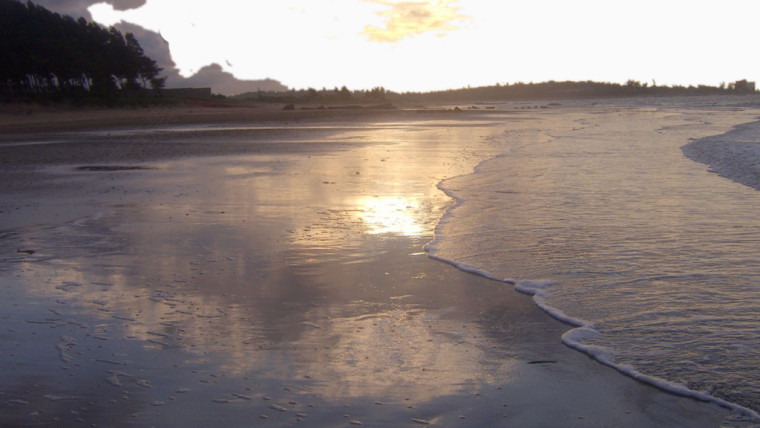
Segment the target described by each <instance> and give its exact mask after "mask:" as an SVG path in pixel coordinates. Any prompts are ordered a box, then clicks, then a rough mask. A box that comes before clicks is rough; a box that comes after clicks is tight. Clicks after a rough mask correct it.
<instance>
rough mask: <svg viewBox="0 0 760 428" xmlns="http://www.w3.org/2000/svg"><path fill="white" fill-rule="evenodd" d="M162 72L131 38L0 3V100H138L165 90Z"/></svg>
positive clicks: (11, 0)
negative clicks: (128, 96)
mask: <svg viewBox="0 0 760 428" xmlns="http://www.w3.org/2000/svg"><path fill="white" fill-rule="evenodd" d="M161 70H162V69H161V68H160V67H158V65H157V64H156V62H155V61H154V60H152V59H150V58H148V57H147V56H145V54H144V52H143V49H142V47H140V44H139V43H138V42H137V39H136V38H135V37H134V35H133V34H131V33H127V34H126V35H122V34H121V33H120V32H119V31H117V30H116V29H115V28H113V27H111V28H104V27H102V26H100V25H97V24H95V23H91V22H87V20H85V19H84V18H79V19H78V20H74V19H73V18H71V17H70V16H61V15H59V14H57V13H54V12H51V11H49V10H47V9H45V8H44V7H41V6H37V5H35V4H34V3H32V2H27V3H26V4H23V3H21V2H19V1H16V0H0V97H3V98H10V99H15V98H47V99H56V98H71V97H77V96H80V95H87V94H90V95H96V96H99V97H104V98H111V97H116V96H120V95H124V94H131V95H134V94H138V93H140V91H141V90H142V89H144V88H148V87H149V86H150V87H151V88H153V89H160V88H162V87H163V85H164V82H165V79H166V78H165V77H160V76H159V74H160V73H161Z"/></svg>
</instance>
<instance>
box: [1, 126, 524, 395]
mask: <svg viewBox="0 0 760 428" xmlns="http://www.w3.org/2000/svg"><path fill="white" fill-rule="evenodd" d="M511 126H513V127H514V128H515V129H519V128H520V127H524V128H528V127H529V125H528V124H524V123H518V122H515V123H512V124H511ZM497 130H498V128H495V127H493V126H492V125H491V124H489V123H487V122H486V123H484V122H477V123H476V125H475V126H466V123H462V124H461V126H450V127H437V126H436V125H435V122H430V123H424V124H423V123H415V122H410V123H409V124H403V123H402V124H399V123H393V124H387V125H383V124H379V125H375V126H372V127H368V128H367V129H366V130H349V131H346V130H341V131H340V132H339V133H336V134H335V135H334V136H333V138H335V140H336V141H339V142H340V143H341V144H351V142H354V146H353V148H350V149H346V147H345V146H341V147H342V150H341V151H336V152H319V153H316V152H315V153H310V154H308V153H302V154H282V155H280V154H266V155H253V156H250V155H249V156H236V157H209V158H197V159H183V160H177V161H171V162H161V163H160V168H155V169H151V170H146V171H142V172H139V173H131V172H130V173H129V174H121V175H119V174H117V173H115V172H104V173H99V174H101V175H100V176H99V178H100V179H102V180H95V181H84V182H85V183H87V186H88V187H85V188H84V190H82V191H81V192H82V193H83V195H84V196H82V197H81V198H82V200H83V201H85V202H84V203H85V204H91V205H92V211H93V212H97V213H99V214H98V215H93V216H91V217H87V218H85V219H83V220H82V221H79V222H67V223H65V224H60V225H53V226H52V227H50V226H48V225H45V226H43V227H29V228H25V229H19V230H18V231H16V232H15V233H16V235H14V236H15V237H13V238H12V239H15V240H17V241H18V242H24V246H25V247H29V248H35V249H36V250H37V252H36V253H35V254H33V255H30V256H28V257H27V258H26V259H24V260H23V261H22V262H20V263H15V264H12V265H7V264H6V266H3V269H4V270H5V271H6V272H9V274H10V275H14V276H17V277H18V278H20V280H22V281H23V282H24V283H25V285H24V288H25V292H26V293H28V294H30V295H33V296H37V297H39V298H43V299H47V301H49V302H51V303H50V305H51V306H52V307H53V310H54V311H55V312H56V313H58V314H60V316H58V315H56V316H54V318H57V319H60V320H64V319H74V318H80V319H86V320H88V321H87V323H89V325H92V326H101V327H99V328H102V329H104V331H105V330H108V331H109V332H110V333H109V334H108V335H104V334H96V335H97V336H98V338H99V339H98V340H101V339H102V340H103V341H104V342H106V341H107V342H108V343H109V344H111V346H120V345H117V344H118V343H119V342H120V341H123V340H126V341H127V342H130V343H132V344H134V343H139V344H141V346H142V350H141V351H140V352H157V353H159V354H157V355H163V354H162V353H167V355H172V357H171V358H177V359H178V360H177V362H176V363H175V365H176V370H177V372H176V373H173V372H166V373H161V374H156V377H155V378H153V379H152V382H153V384H154V385H155V386H156V387H155V388H156V389H155V390H154V392H152V394H154V395H155V394H158V392H159V391H158V389H159V388H158V385H159V384H161V383H162V382H164V383H167V385H171V383H172V382H176V379H177V378H178V377H180V378H181V377H182V376H187V375H188V374H187V373H184V372H183V370H185V366H187V365H188V363H187V362H190V361H193V362H194V363H193V364H200V363H197V362H198V361H207V363H205V364H207V366H208V367H210V368H209V370H213V371H214V372H213V373H214V374H215V375H216V376H221V375H219V373H223V374H224V375H225V376H229V377H235V378H236V379H247V378H250V377H257V376H258V377H266V378H268V379H279V381H280V382H285V381H286V380H290V379H296V378H298V379H302V380H303V379H308V380H309V382H310V386H308V388H307V389H306V390H307V391H309V392H311V393H313V394H319V396H320V397H321V399H323V400H326V401H330V402H334V403H337V402H339V401H340V400H343V399H346V398H349V397H353V398H360V397H377V396H386V397H390V396H393V397H396V398H393V400H396V399H398V397H399V396H401V395H403V396H407V397H414V399H415V400H416V401H418V402H419V401H426V400H433V399H434V398H435V397H440V396H444V395H449V394H456V393H457V392H460V391H461V390H462V389H468V388H475V385H481V384H494V383H500V382H506V381H507V380H508V379H510V376H512V374H511V373H512V365H513V359H512V358H511V355H512V354H511V352H514V351H513V350H512V351H509V352H506V351H504V350H497V349H496V348H495V343H493V341H494V340H495V339H494V338H493V337H491V338H489V334H488V333H487V332H484V331H482V330H481V327H480V326H479V325H478V319H479V317H480V316H481V313H482V311H483V308H484V307H490V306H491V305H500V304H503V301H504V295H503V289H502V288H501V287H499V286H497V285H489V283H488V281H486V280H483V279H480V278H477V279H473V278H471V276H469V275H466V274H463V273H461V272H459V271H457V270H456V269H454V268H452V267H448V266H447V267H445V268H441V269H439V267H436V268H431V265H430V264H431V263H435V262H432V261H429V260H428V259H427V258H426V257H425V256H424V255H421V256H420V255H415V256H410V254H413V253H414V254H418V253H419V251H420V249H421V247H422V245H424V244H425V243H426V242H427V241H428V240H430V239H431V238H432V235H433V231H434V228H435V225H436V223H437V221H438V219H439V218H440V216H441V215H442V214H443V212H444V210H445V209H446V207H448V206H449V205H450V204H451V201H450V199H449V198H448V197H446V196H445V195H444V194H443V193H442V192H441V191H440V190H438V189H437V187H436V185H437V183H438V182H439V181H440V180H441V179H442V178H445V177H450V176H454V175H459V174H463V173H467V172H469V171H470V169H471V168H472V166H473V165H474V164H475V163H476V162H477V161H478V160H480V159H483V158H485V157H487V156H490V155H492V154H494V150H495V148H496V146H495V145H494V144H493V141H492V140H490V139H489V138H487V137H488V136H489V135H492V134H493V133H494V132H496V131H497ZM225 138H229V135H225ZM326 141H328V142H329V141H332V140H330V139H329V138H327V140H326ZM54 170H55V173H56V174H58V176H59V177H60V178H59V183H63V184H59V185H65V183H66V182H67V180H69V182H72V183H81V182H82V180H84V178H85V177H84V176H83V174H93V173H92V172H82V171H75V172H73V171H71V170H67V169H64V168H60V167H56V168H54ZM389 236H392V237H393V239H388V237H389ZM436 266H437V265H436ZM470 281H476V282H477V284H476V285H475V286H473V287H470V288H468V286H471V285H472V283H470ZM473 290H477V291H476V292H474V291H473ZM37 318H40V319H43V320H44V319H45V318H44V317H42V316H38V317H37ZM93 328H94V327H93ZM93 334H95V333H93ZM128 348H129V347H128ZM130 349H132V348H130ZM54 350H55V347H54V345H53V344H51V346H50V351H51V352H55V351H54ZM81 352H82V353H83V356H81V357H75V358H78V359H76V364H87V363H86V360H87V358H88V355H86V353H85V352H84V351H81ZM134 352H137V351H134ZM169 353H171V354H169ZM99 358H100V359H104V360H108V361H110V363H107V365H108V364H111V365H112V366H113V365H116V366H117V367H116V368H118V369H119V372H120V373H127V374H129V375H130V376H131V375H133V373H134V372H135V371H136V370H137V368H136V367H137V366H136V365H133V364H132V362H131V361H132V359H131V357H130V356H129V355H128V354H126V353H116V352H115V353H114V356H111V357H107V358H106V357H99ZM484 362H487V364H486V365H484ZM122 363H123V365H121V364H122ZM108 369H111V370H113V369H114V367H106V369H102V368H99V369H98V370H96V372H98V373H100V375H101V376H103V378H111V379H112V377H113V376H114V375H113V374H112V373H110V372H108V371H107V370H108ZM109 373H110V374H109ZM119 376H121V377H122V378H123V379H126V378H125V377H124V376H126V375H118V376H117V380H118V377H119ZM123 379H122V380H123ZM112 380H113V379H112ZM216 380H217V381H218V378H217V379H216ZM227 382H233V381H232V380H228V381H227ZM235 382H237V381H235ZM204 385H205V384H204ZM165 388H173V386H165ZM305 388H306V387H305ZM257 393H258V394H263V393H262V392H257ZM388 399H390V398H388ZM157 400H158V398H157ZM163 400H165V398H164V399H163Z"/></svg>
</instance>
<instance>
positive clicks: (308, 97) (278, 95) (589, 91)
mask: <svg viewBox="0 0 760 428" xmlns="http://www.w3.org/2000/svg"><path fill="white" fill-rule="evenodd" d="M754 92H755V83H754V82H748V81H747V80H739V81H737V82H732V83H728V84H726V83H723V84H721V85H720V86H705V85H699V86H688V87H687V86H658V85H656V84H655V83H654V82H653V83H652V85H649V84H648V83H641V82H639V81H636V80H629V81H628V82H626V83H625V84H620V83H606V82H593V81H586V82H570V81H568V82H555V81H549V82H541V83H513V84H504V85H501V84H497V85H492V86H481V87H475V88H470V87H467V88H461V89H450V90H444V91H432V92H403V93H398V92H393V91H387V90H385V89H384V88H383V87H376V88H373V89H371V90H368V91H362V90H358V91H350V90H348V89H347V88H346V87H345V86H343V87H342V88H340V89H338V88H335V89H327V88H322V89H321V90H316V89H314V88H308V89H305V90H290V91H287V92H258V93H256V92H249V93H245V94H240V95H237V96H235V97H232V98H234V99H256V100H259V101H266V102H280V103H283V102H285V103H309V104H315V103H317V104H322V103H323V104H345V103H387V102H393V103H396V102H398V103H402V102H403V103H422V104H424V103H474V102H497V101H507V100H515V101H520V100H539V99H542V100H559V99H572V98H576V99H577V98H615V97H620V98H622V97H645V96H660V97H667V96H689V95H730V94H737V95H740V94H750V93H754Z"/></svg>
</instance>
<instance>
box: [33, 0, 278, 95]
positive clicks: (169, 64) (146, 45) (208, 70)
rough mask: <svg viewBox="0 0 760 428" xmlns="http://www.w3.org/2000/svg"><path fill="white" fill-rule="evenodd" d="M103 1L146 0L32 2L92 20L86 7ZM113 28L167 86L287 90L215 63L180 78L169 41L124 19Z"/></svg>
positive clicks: (131, 2) (133, 0) (127, 3)
mask: <svg viewBox="0 0 760 428" xmlns="http://www.w3.org/2000/svg"><path fill="white" fill-rule="evenodd" d="M103 1H105V2H106V3H109V4H111V5H113V7H114V8H115V9H117V10H127V9H136V8H138V7H140V6H142V5H144V4H145V2H146V0H35V1H34V3H35V4H37V5H40V6H42V7H44V8H46V9H49V10H51V11H53V12H57V13H60V14H62V15H70V16H72V17H74V18H79V17H84V18H85V19H88V20H92V16H90V13H89V12H88V11H87V8H88V7H90V6H92V5H93V4H96V3H102V2H103ZM114 27H115V28H116V29H117V30H119V31H121V32H122V33H132V34H134V35H135V38H136V39H137V41H138V42H140V46H142V48H143V51H144V52H145V55H146V56H148V57H149V58H152V59H153V60H155V61H156V63H158V65H159V66H160V67H161V68H163V69H164V71H163V72H162V73H161V74H162V75H163V76H166V77H168V79H167V81H166V87H167V88H180V87H210V88H211V90H212V92H214V93H215V94H223V95H237V94H242V93H245V92H256V91H258V90H262V91H285V90H287V89H288V88H287V87H286V86H283V85H282V84H281V83H280V82H278V81H276V80H272V79H264V80H240V79H237V78H235V76H233V75H232V74H230V73H228V72H226V71H224V70H222V67H221V66H219V65H217V64H211V65H207V66H205V67H203V68H201V69H200V70H198V72H197V73H196V74H195V75H193V76H191V77H189V78H184V77H182V76H180V74H179V71H178V70H177V67H176V65H175V64H174V61H173V60H172V55H171V50H170V49H169V43H168V42H167V41H166V40H164V38H163V37H161V35H160V34H158V33H156V32H153V31H150V30H146V29H145V28H143V27H140V26H139V25H134V24H130V23H127V22H121V23H119V24H116V25H114Z"/></svg>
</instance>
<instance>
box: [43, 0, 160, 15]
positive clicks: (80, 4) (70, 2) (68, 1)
mask: <svg viewBox="0 0 760 428" xmlns="http://www.w3.org/2000/svg"><path fill="white" fill-rule="evenodd" d="M146 1H147V0H34V1H33V2H32V3H34V4H37V5H40V6H42V7H44V8H45V9H48V10H52V11H53V12H58V13H60V14H61V15H70V16H73V17H74V18H79V17H80V16H81V17H84V18H86V19H92V16H91V15H90V12H88V11H87V8H89V7H90V6H92V5H94V4H96V3H104V2H105V3H108V4H110V5H112V6H113V7H114V9H116V10H128V9H137V8H138V7H140V6H142V5H144V4H145V2H146Z"/></svg>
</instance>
